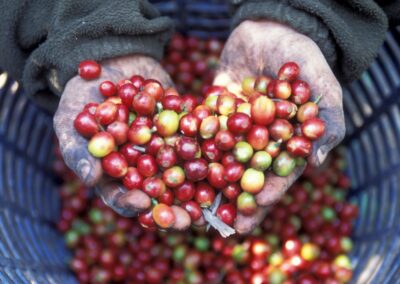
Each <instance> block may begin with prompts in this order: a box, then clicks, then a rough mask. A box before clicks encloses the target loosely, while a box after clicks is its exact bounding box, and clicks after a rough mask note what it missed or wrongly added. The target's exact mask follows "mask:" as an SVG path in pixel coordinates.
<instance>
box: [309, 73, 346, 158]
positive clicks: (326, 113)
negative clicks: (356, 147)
mask: <svg viewBox="0 0 400 284" xmlns="http://www.w3.org/2000/svg"><path fill="white" fill-rule="evenodd" d="M321 85H322V84H320V87H319V88H318V91H315V92H314V97H315V96H318V93H317V92H319V94H320V95H322V97H321V101H320V103H319V105H318V106H319V118H321V119H322V120H323V121H324V122H325V134H324V135H323V136H322V137H321V138H320V139H318V140H316V141H315V142H314V143H313V151H312V154H311V156H310V158H309V159H308V161H309V162H310V163H311V165H313V166H320V165H321V164H322V163H323V162H324V160H325V159H326V157H327V155H328V153H329V151H331V150H332V149H333V148H334V147H335V146H337V145H338V144H339V143H340V141H342V140H343V138H344V136H345V132H346V127H345V119H344V112H343V102H342V89H341V87H340V85H339V83H338V82H337V81H336V80H333V79H332V80H331V84H329V86H327V85H325V84H323V85H322V86H321Z"/></svg>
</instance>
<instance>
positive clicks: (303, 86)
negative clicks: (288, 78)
mask: <svg viewBox="0 0 400 284" xmlns="http://www.w3.org/2000/svg"><path fill="white" fill-rule="evenodd" d="M292 94H293V95H292V97H291V98H290V99H291V100H292V102H294V103H295V104H297V105H301V104H304V103H306V102H307V101H308V100H309V99H310V97H311V91H310V87H309V85H308V84H307V82H304V81H301V80H296V81H294V82H293V83H292Z"/></svg>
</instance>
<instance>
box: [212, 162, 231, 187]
mask: <svg viewBox="0 0 400 284" xmlns="http://www.w3.org/2000/svg"><path fill="white" fill-rule="evenodd" d="M207 180H208V182H209V183H210V185H211V186H213V187H214V188H218V189H222V188H224V187H225V186H226V185H227V182H226V181H225V168H224V166H223V165H221V164H220V163H211V164H209V165H208V175H207Z"/></svg>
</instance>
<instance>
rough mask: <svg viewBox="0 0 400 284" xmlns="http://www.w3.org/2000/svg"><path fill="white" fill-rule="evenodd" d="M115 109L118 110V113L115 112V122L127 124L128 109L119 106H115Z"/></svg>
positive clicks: (124, 106) (121, 105)
mask: <svg viewBox="0 0 400 284" xmlns="http://www.w3.org/2000/svg"><path fill="white" fill-rule="evenodd" d="M117 108H118V111H117V117H116V118H115V121H120V122H124V123H129V115H130V114H129V109H128V107H127V106H126V105H123V104H119V105H117ZM132 114H133V113H132ZM132 120H133V119H132ZM128 125H129V124H128Z"/></svg>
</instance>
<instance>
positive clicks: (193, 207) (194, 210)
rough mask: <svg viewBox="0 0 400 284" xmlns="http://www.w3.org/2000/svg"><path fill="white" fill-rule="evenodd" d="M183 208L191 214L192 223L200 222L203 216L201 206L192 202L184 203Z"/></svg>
mask: <svg viewBox="0 0 400 284" xmlns="http://www.w3.org/2000/svg"><path fill="white" fill-rule="evenodd" d="M181 206H182V208H183V209H185V210H186V211H187V212H188V213H189V216H190V219H191V220H192V222H195V221H197V220H199V219H200V217H201V216H203V212H202V211H201V207H200V205H199V204H198V203H196V202H194V201H192V200H190V201H187V202H184V203H182V204H181Z"/></svg>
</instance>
